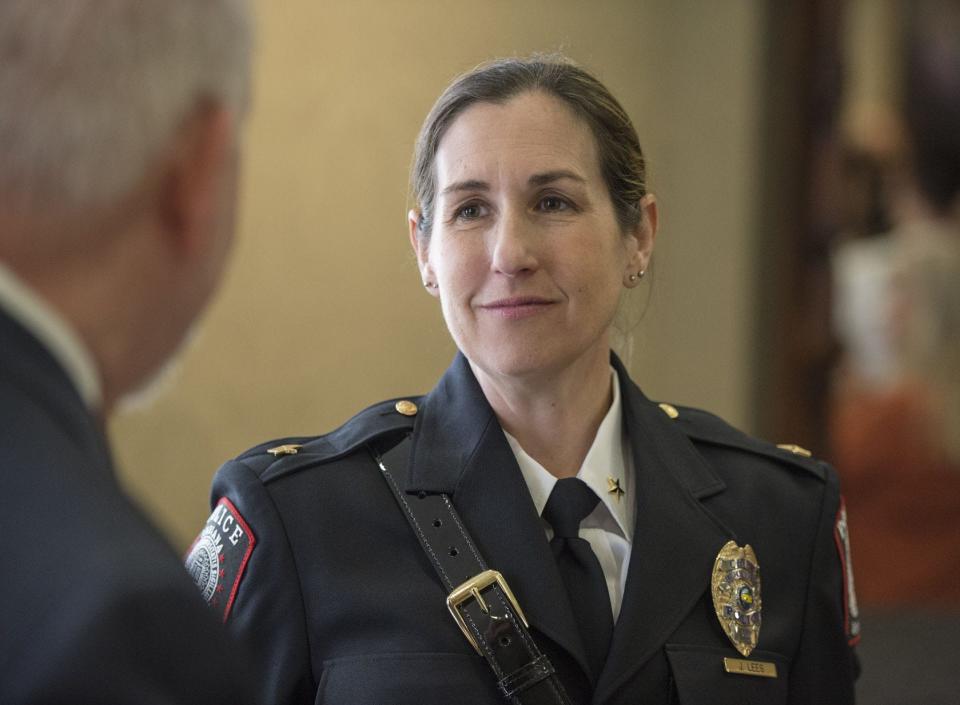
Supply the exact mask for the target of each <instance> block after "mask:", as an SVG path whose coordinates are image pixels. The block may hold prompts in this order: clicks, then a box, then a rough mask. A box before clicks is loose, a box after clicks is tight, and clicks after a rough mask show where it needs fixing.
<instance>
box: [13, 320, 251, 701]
mask: <svg viewBox="0 0 960 705" xmlns="http://www.w3.org/2000/svg"><path fill="white" fill-rule="evenodd" d="M0 575H2V579H0V703H3V705H24V704H26V703H97V704H98V705H99V704H103V705H110V704H114V703H130V704H134V703H136V704H137V705H141V704H142V705H161V704H162V705H168V704H170V705H172V704H173V703H197V704H198V705H199V704H201V703H202V704H203V705H211V704H212V703H224V704H225V705H226V704H227V703H229V704H231V705H234V704H236V703H244V702H248V701H249V691H248V690H246V689H245V685H244V682H243V681H244V678H245V677H246V675H247V674H248V670H247V669H246V668H245V667H243V663H244V661H243V658H242V654H240V653H239V652H238V649H237V647H236V646H235V645H234V644H233V641H232V640H230V639H228V637H227V634H226V633H225V631H224V630H223V628H222V627H221V626H220V625H218V624H217V623H216V620H215V619H214V618H212V615H210V614H209V610H207V609H206V606H205V605H204V604H203V601H202V600H200V599H198V598H197V592H196V588H195V587H194V585H193V584H192V583H191V581H190V577H189V576H188V575H187V574H186V572H185V571H184V570H183V566H182V565H181V563H180V561H179V559H178V557H177V556H176V555H175V554H174V552H173V551H172V550H171V549H170V547H169V546H168V545H167V544H166V542H165V541H164V540H163V539H162V538H161V536H160V535H159V534H158V533H157V532H156V531H155V530H154V529H153V527H151V526H150V525H149V524H148V522H147V521H146V519H145V518H144V517H143V516H142V514H141V513H140V511H139V510H138V509H137V508H136V507H134V506H133V504H132V503H131V502H130V501H129V500H128V499H127V497H126V496H125V495H124V493H123V492H122V491H121V489H120V487H119V486H118V484H117V481H116V479H115V477H114V475H113V471H112V465H111V461H110V454H109V451H108V449H107V445H106V441H105V439H104V436H103V433H102V432H101V430H100V426H99V424H98V422H97V421H96V420H95V419H94V418H93V416H92V415H91V414H90V412H89V411H88V409H87V408H86V406H85V405H84V403H83V401H82V400H81V398H80V396H79V394H78V393H77V391H76V389H75V388H74V386H73V384H72V383H71V381H70V380H69V378H68V377H67V375H66V373H65V372H64V371H63V369H62V368H61V367H60V366H59V365H58V364H57V362H56V361H55V360H54V358H53V357H51V355H50V354H49V353H48V351H47V350H46V349H45V348H44V347H43V346H42V345H41V344H40V343H39V342H38V341H37V340H36V339H35V338H34V337H33V336H32V335H31V334H30V333H28V332H27V331H26V330H25V329H24V328H23V327H21V326H20V325H19V324H18V323H16V322H14V321H13V320H11V319H10V318H9V317H8V316H7V315H6V314H5V313H4V312H3V311H2V310H0Z"/></svg>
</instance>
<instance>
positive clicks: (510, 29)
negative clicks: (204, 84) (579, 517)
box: [112, 0, 791, 548]
mask: <svg viewBox="0 0 960 705" xmlns="http://www.w3.org/2000/svg"><path fill="white" fill-rule="evenodd" d="M258 10H259V19H260V23H261V24H260V37H259V50H258V54H257V70H256V76H255V81H256V83H255V101H254V106H253V111H252V113H251V116H250V121H249V125H248V129H247V138H248V139H247V152H246V157H247V158H246V172H245V178H244V184H243V192H242V200H241V206H240V214H239V216H240V217H239V233H238V239H237V245H236V249H235V252H234V256H233V261H232V268H231V270H230V272H229V274H228V276H227V278H226V281H225V283H224V286H223V288H222V290H221V292H220V294H219V296H218V298H217V299H216V301H215V302H214V305H213V306H212V308H211V309H210V311H209V313H208V315H207V319H206V321H205V322H204V325H203V327H202V332H201V335H200V338H199V339H198V340H197V342H196V344H195V345H194V346H193V347H192V348H191V349H190V350H189V352H188V353H187V355H186V358H185V359H184V366H183V368H182V370H181V373H180V375H179V376H177V377H176V378H175V380H174V382H173V385H172V387H171V388H170V389H169V390H168V392H167V393H166V394H164V395H163V396H162V397H161V398H160V399H159V400H158V402H157V403H156V404H155V405H154V406H153V407H152V408H150V409H149V410H147V411H143V412H137V413H130V414H127V415H125V416H122V417H120V418H119V419H117V420H116V421H115V423H114V425H113V429H112V431H113V438H114V440H115V442H116V447H117V455H118V461H119V465H120V466H121V468H122V472H123V475H124V479H125V481H126V482H127V484H128V485H129V486H130V488H131V489H132V490H133V491H134V492H135V493H136V494H137V496H139V497H140V498H141V499H142V501H143V503H144V504H145V505H146V507H147V508H148V510H149V511H150V512H151V513H152V514H153V515H154V516H155V517H156V519H157V521H158V522H159V523H160V525H161V526H162V527H163V528H164V529H165V530H166V531H167V532H168V533H169V534H170V536H171V537H172V539H173V540H174V542H175V543H176V545H177V546H178V547H181V548H183V547H186V546H187V545H188V543H189V541H191V540H192V538H193V537H194V535H195V533H196V532H197V531H198V530H199V528H200V527H201V526H202V523H203V521H204V519H205V517H206V515H207V513H208V504H207V496H208V491H209V484H210V479H211V476H212V474H213V472H214V471H215V469H216V468H217V466H218V465H219V464H220V463H221V462H223V460H224V459H226V458H228V457H230V456H233V455H236V454H238V453H240V452H241V451H243V450H244V449H246V448H247V447H249V446H251V445H253V444H256V443H260V442H262V441H265V440H268V439H270V438H273V437H276V436H283V435H295V434H317V433H322V432H325V431H327V430H331V429H333V428H335V427H336V426H337V425H339V424H340V423H342V422H343V421H344V420H346V419H347V418H348V417H349V416H350V415H352V414H353V413H354V412H356V411H358V410H360V409H362V408H363V407H365V406H367V405H368V404H371V403H373V402H376V401H378V400H380V399H384V398H388V397H392V396H400V395H412V394H417V393H422V392H426V391H428V390H429V389H430V388H431V387H432V386H433V384H434V382H435V380H436V379H437V378H438V377H439V375H440V374H441V373H442V372H443V370H444V369H445V368H446V366H447V365H448V364H449V362H450V360H451V358H452V356H453V353H454V347H453V345H452V343H451V342H450V340H449V337H448V335H447V333H446V330H445V328H444V325H443V321H442V319H441V316H440V312H439V307H438V305H437V303H436V301H435V300H434V299H433V298H432V297H430V296H428V295H426V294H425V293H424V292H423V289H422V286H421V282H420V277H419V275H418V272H417V270H416V267H415V263H414V259H413V256H412V254H411V251H410V247H409V244H408V239H407V226H406V212H407V208H408V202H407V170H408V166H409V162H410V157H411V150H412V146H413V141H414V138H415V136H416V134H417V131H418V129H419V126H420V123H421V121H422V120H423V118H424V116H425V115H426V112H427V111H428V109H429V108H430V106H431V105H432V103H433V101H434V100H435V99H436V97H437V95H438V94H439V93H440V91H441V90H442V89H443V88H444V87H445V85H446V84H447V83H448V82H449V81H450V79H451V78H453V76H455V75H456V74H457V73H459V72H461V71H464V70H466V69H468V68H471V67H473V66H474V65H475V64H477V63H479V62H481V61H483V60H486V59H489V58H492V57H497V56H504V55H512V54H528V53H531V52H535V51H555V50H561V51H563V52H565V53H567V54H569V55H570V56H571V57H573V58H574V59H576V60H577V61H579V62H581V63H583V64H585V65H586V66H588V67H589V68H591V69H592V70H593V71H595V72H596V73H597V74H598V75H599V76H600V78H601V79H602V80H603V81H605V82H606V83H607V85H608V86H609V87H610V88H611V89H612V91H613V92H614V94H615V95H617V96H618V97H619V98H620V100H621V101H622V102H623V104H624V106H625V107H626V109H627V111H628V112H629V114H630V115H631V116H632V118H633V119H634V121H635V124H636V127H637V130H638V132H639V134H640V138H641V143H642V145H643V147H644V149H645V151H646V152H647V155H648V159H649V168H650V177H651V178H650V183H651V188H652V190H653V191H654V192H655V193H657V195H658V196H659V199H660V207H661V214H662V215H661V229H660V235H659V239H658V241H657V251H656V255H655V265H654V272H653V273H652V276H651V277H650V278H649V283H648V284H646V285H645V287H643V288H642V291H641V292H639V293H640V295H639V296H638V297H636V298H634V299H632V300H631V301H630V302H629V305H631V306H632V307H634V308H635V309H636V310H637V311H639V310H642V309H644V308H646V312H645V314H644V315H643V318H642V319H641V320H640V322H639V324H638V325H637V326H636V328H635V330H634V332H633V336H634V342H633V346H632V350H633V354H632V356H631V359H630V360H628V364H629V365H630V367H631V369H632V371H633V373H634V374H635V377H636V379H637V380H638V381H639V382H640V384H641V385H642V386H643V387H644V389H645V391H646V392H647V394H648V395H651V396H653V397H655V398H658V399H664V400H669V401H672V402H676V403H686V404H693V405H698V406H704V407H707V408H710V409H713V410H715V411H716V412H717V413H720V414H722V415H724V416H725V417H727V418H728V419H730V420H731V421H732V422H734V423H737V424H739V425H742V426H748V427H749V426H750V425H751V419H752V417H751V414H750V409H749V400H750V397H751V393H752V392H751V384H752V382H751V375H750V369H749V367H750V364H751V362H750V356H749V349H750V347H751V345H752V336H753V332H752V328H751V326H752V320H753V318H754V316H753V305H754V304H753V302H754V300H755V298H756V297H755V292H754V291H753V287H752V275H751V268H752V266H753V259H754V258H753V243H752V240H753V238H754V231H755V228H754V225H753V213H754V194H755V192H756V178H757V176H756V171H757V167H756V164H757V148H758V139H759V137H758V114H759V108H760V106H759V102H758V100H759V98H758V91H759V86H760V82H759V71H760V70H761V66H760V63H761V62H760V56H759V54H758V50H759V47H760V34H761V33H760V19H761V10H760V5H759V3H757V2H752V1H751V0H731V1H729V2H723V3H701V2H698V1H697V0H683V1H679V2H678V1H677V0H656V1H652V2H635V1H634V0H623V1H621V2H612V1H604V2H601V3H585V2H581V1H580V0H559V1H553V2H550V3H542V2H516V1H515V0H484V2H482V3H476V2H474V3H454V2H440V1H437V0H324V2H314V1H313V0H284V2H270V1H268V0H262V1H261V2H259V4H258ZM632 313H634V314H636V311H634V312H632ZM633 317H634V318H636V317H637V315H633ZM780 440H791V439H780Z"/></svg>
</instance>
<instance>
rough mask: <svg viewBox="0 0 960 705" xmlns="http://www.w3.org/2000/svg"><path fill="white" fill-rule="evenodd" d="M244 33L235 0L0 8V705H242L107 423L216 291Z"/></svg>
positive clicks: (224, 246)
mask: <svg viewBox="0 0 960 705" xmlns="http://www.w3.org/2000/svg"><path fill="white" fill-rule="evenodd" d="M252 30H253V27H252V16H251V9H250V8H249V6H248V3H247V2H246V0H203V1H197V0H43V1H42V2H38V1H37V0H3V2H2V3H0V556H2V558H3V564H4V569H3V572H2V576H3V577H2V579H0V702H2V703H4V704H5V705H18V704H20V703H41V702H42V703H61V702H86V703H157V704H160V703H204V704H205V705H209V704H210V703H215V702H222V703H242V702H247V697H248V693H249V690H248V689H247V688H246V687H245V685H244V683H243V680H244V678H245V676H246V674H247V671H246V670H245V669H244V668H243V666H244V664H245V661H244V655H243V653H242V650H241V649H240V648H239V647H238V646H236V645H235V644H234V642H233V641H232V640H230V639H228V638H227V636H226V634H224V633H222V631H221V630H222V627H221V625H219V624H217V620H216V619H215V618H214V617H213V616H212V615H211V614H210V613H209V610H207V609H206V607H205V605H204V604H203V602H202V600H200V599H199V598H198V596H197V594H196V589H195V588H194V586H193V583H192V582H191V581H190V578H189V576H188V575H187V574H186V573H185V572H184V570H183V567H182V564H181V563H180V561H179V560H178V558H177V556H176V555H175V553H174V552H173V550H172V549H171V548H170V547H169V545H168V544H167V543H166V541H165V540H164V539H163V538H162V536H161V535H160V533H159V532H158V531H157V530H156V529H155V528H154V527H153V526H152V525H151V524H150V522H149V521H148V520H147V518H146V517H145V516H144V515H143V513H142V512H141V511H140V509H139V508H138V507H137V506H136V505H135V503H134V502H132V501H131V500H130V499H129V498H128V497H127V496H126V495H125V494H124V492H123V491H122V489H121V488H120V486H119V484H118V481H117V478H116V477H115V473H114V468H113V465H112V462H111V457H110V452H109V449H108V444H107V440H106V437H105V423H106V420H107V418H108V417H109V415H110V414H111V412H112V411H114V410H115V409H116V407H117V405H118V404H119V403H121V402H122V400H123V399H124V398H125V397H126V396H128V395H130V394H132V393H133V392H135V391H137V390H139V389H141V388H143V387H144V386H145V385H147V384H148V382H149V381H150V380H151V378H152V377H153V376H154V375H156V374H157V371H158V370H159V369H160V368H161V367H162V366H163V365H164V363H165V361H167V360H169V359H170V358H171V357H172V356H173V355H174V353H175V352H176V351H177V350H178V349H179V348H180V347H181V344H182V342H183V340H184V339H185V337H186V334H187V331H188V329H189V328H190V327H191V325H192V323H193V321H194V320H195V318H196V317H197V315H198V314H199V313H200V311H201V310H202V309H203V307H204V305H205V303H206V302H207V300H208V299H209V297H210V295H211V294H212V292H213V291H214V289H215V287H216V284H217V282H218V280H219V278H220V274H221V271H222V269H223V265H224V262H225V258H226V256H227V252H228V250H229V248H230V243H231V240H232V237H233V229H234V223H233V219H234V205H235V203H234V202H235V198H236V187H237V172H238V156H239V154H238V150H239V144H238V137H239V132H240V127H241V123H242V121H243V116H244V114H245V112H246V106H247V102H248V80H249V64H250V52H251V42H252ZM172 442H173V441H172ZM176 442H180V441H179V439H178V440H177V441H176Z"/></svg>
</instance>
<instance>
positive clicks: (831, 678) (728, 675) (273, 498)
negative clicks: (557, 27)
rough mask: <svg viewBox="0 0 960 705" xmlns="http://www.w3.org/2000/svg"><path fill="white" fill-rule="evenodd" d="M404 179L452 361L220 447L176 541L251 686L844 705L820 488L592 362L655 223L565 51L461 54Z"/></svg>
mask: <svg viewBox="0 0 960 705" xmlns="http://www.w3.org/2000/svg"><path fill="white" fill-rule="evenodd" d="M411 180H412V191H413V193H414V195H415V199H416V204H415V208H414V209H413V210H412V211H411V212H410V214H409V219H408V225H409V235H410V242H411V245H412V247H413V250H414V252H415V253H416V256H417V261H418V263H419V268H420V275H421V278H422V283H423V286H424V287H425V289H426V291H427V292H428V293H429V294H430V295H432V296H434V297H435V298H436V299H438V302H439V307H440V309H441V311H442V314H443V317H444V320H445V322H446V324H447V328H448V330H449V332H450V334H451V336H452V338H453V340H454V341H455V343H456V344H457V347H458V348H459V353H458V354H457V356H456V358H455V359H454V361H453V363H452V365H451V366H450V367H449V369H448V370H447V371H446V373H445V374H444V375H443V377H442V378H441V379H440V380H439V382H438V384H437V386H436V387H435V388H434V389H433V391H432V392H430V393H429V394H427V395H425V396H422V397H413V398H408V399H394V400H390V401H387V402H383V403H380V404H377V405H375V406H373V407H370V408H369V409H367V410H365V411H363V412H361V413H359V414H358V415H356V416H355V417H354V418H353V419H351V420H350V421H348V422H347V423H346V424H345V425H343V426H342V427H341V428H339V429H338V430H335V431H333V432H332V433H329V434H326V435H323V436H319V437H316V438H287V439H283V440H279V441H273V442H270V443H267V444H264V445H262V446H258V447H256V448H253V449H252V450H250V451H249V452H247V453H244V454H243V455H242V456H240V457H238V458H236V459H234V460H231V461H229V462H227V463H226V464H225V465H224V466H223V467H222V468H221V469H220V470H219V471H218V473H217V476H216V478H215V480H214V486H213V492H212V501H213V505H214V506H213V513H212V514H211V516H210V518H209V519H208V521H207V524H206V526H205V527H204V528H203V530H202V532H201V533H200V535H199V537H198V538H197V541H196V542H195V544H194V546H193V547H192V549H191V551H190V554H189V557H188V565H189V567H190V570H191V572H192V573H193V575H194V576H195V577H196V579H197V583H198V586H199V587H200V588H201V590H202V591H203V593H204V595H205V596H206V597H207V599H208V601H209V602H210V604H211V606H212V607H213V608H214V609H215V611H216V613H217V615H218V616H220V617H222V618H223V619H225V620H226V622H227V624H228V626H230V627H231V628H232V629H233V630H234V631H236V632H238V633H241V634H243V635H245V636H247V637H249V638H250V639H251V640H252V641H253V642H255V643H256V644H257V646H258V647H259V648H260V650H261V655H262V658H263V662H264V663H265V664H266V666H267V671H268V676H267V678H266V679H265V680H264V682H263V684H262V685H263V687H262V690H261V699H262V700H264V701H268V702H274V703H304V704H305V703H314V702H317V703H320V702H322V703H327V704H333V703H344V704H347V703H349V704H350V705H383V704H385V703H390V704H391V705H405V704H407V705H427V704H430V703H436V704H437V705H440V704H443V705H446V704H448V703H459V704H461V705H468V704H470V705H474V704H476V705H479V704H481V703H482V704H489V705H493V703H501V702H505V701H509V702H511V703H527V704H529V703H538V704H546V703H558V704H559V703H564V704H569V703H581V704H584V705H585V704H586V703H588V702H594V703H609V704H611V705H612V704H614V703H618V704H622V705H627V704H630V705H633V704H635V703H645V704H646V705H654V704H660V703H662V704H663V705H667V704H668V703H677V702H680V703H686V704H696V703H703V704H704V705H706V704H710V705H716V704H718V703H734V702H736V703H744V702H754V703H792V704H794V705H801V704H804V705H809V704H811V703H817V704H818V705H831V704H836V705H840V704H841V703H842V704H848V703H851V702H853V681H854V678H855V674H856V671H857V665H856V655H855V651H854V648H853V647H854V645H855V643H856V641H857V625H856V615H855V613H854V612H853V611H852V606H853V604H854V602H853V599H852V596H851V594H850V592H849V588H850V586H851V582H850V580H849V574H848V572H847V571H845V570H844V564H845V561H846V556H847V554H848V551H847V549H846V547H845V545H844V543H843V542H844V539H845V536H846V531H845V522H844V518H843V510H842V504H841V501H840V495H839V486H838V483H837V477H836V474H835V473H834V472H833V470H832V469H831V468H830V467H829V466H827V465H826V464H825V463H822V462H820V461H818V460H816V459H813V458H811V457H809V455H810V454H809V453H808V452H807V451H805V450H803V449H801V448H798V447H796V446H785V447H777V446H774V445H771V444H767V443H764V442H762V441H758V440H756V439H753V438H750V437H748V436H746V435H744V434H742V433H741V432H739V431H737V430H735V429H733V428H731V427H730V426H728V425H727V424H725V423H724V422H723V421H722V420H720V419H718V418H717V417H715V416H712V415H711V414H708V413H706V412H703V411H699V410H696V409H690V408H677V407H674V406H672V405H670V404H667V403H661V404H658V403H656V402H653V401H650V400H649V399H647V398H646V397H645V396H644V395H643V394H642V393H641V391H640V390H639V389H638V388H637V387H636V385H635V384H634V383H633V382H632V381H631V379H630V376H629V374H628V372H627V369H626V367H625V366H624V365H623V363H622V362H621V361H620V360H619V358H618V357H617V356H616V355H614V354H612V352H611V336H612V333H613V330H614V326H613V321H614V318H615V314H616V312H617V310H618V308H619V307H620V306H621V304H622V303H623V304H624V305H628V303H627V302H629V294H630V292H631V291H636V290H638V289H639V288H640V286H641V284H642V283H643V281H644V276H645V274H646V272H647V271H648V270H649V268H650V265H651V258H652V254H653V246H654V239H655V237H656V232H657V220H658V218H657V205H656V201H655V199H654V197H653V195H652V194H650V193H648V191H647V181H646V167H645V161H644V156H643V153H642V150H641V148H640V144H639V140H638V137H637V134H636V131H635V130H634V127H633V125H632V123H631V121H630V118H629V117H628V116H627V114H626V113H625V111H624V110H623V108H622V107H621V106H620V104H619V103H618V102H617V100H616V99H615V98H614V97H613V96H612V95H611V94H610V92H609V91H608V89H607V88H606V87H605V86H604V85H603V84H601V83H600V82H599V81H598V80H597V79H596V78H594V77H593V76H592V75H590V74H589V73H588V72H586V71H585V70H583V69H581V68H580V67H578V66H576V65H574V64H572V63H571V62H569V61H567V60H565V59H563V58H562V57H533V58H531V59H504V60H502V61H496V62H492V63H490V64H486V65H483V66H480V67H478V68H476V69H474V70H473V71H470V72H468V73H466V74H465V75H463V76H461V77H459V78H458V79H457V80H455V81H454V82H453V83H452V84H451V85H450V86H448V87H447V89H446V90H445V91H444V92H443V94H442V95H441V96H440V98H439V99H438V100H437V102H436V104H435V105H434V107H433V109H432V110H431V112H430V113H429V115H428V116H427V118H426V121H425V122H424V125H423V127H422V129H421V133H420V137H419V139H418V142H417V146H416V152H415V156H414V168H413V172H412V178H411ZM384 354H385V355H389V350H388V349H386V348H385V353H384ZM236 532H239V533H236ZM471 537H472V538H471ZM234 538H235V540H232V539H234ZM220 556H225V559H226V560H225V561H223V564H224V565H225V566H226V571H225V574H222V575H221V574H218V573H217V572H216V570H215V568H216V567H217V565H218V561H219V560H220ZM493 571H496V572H493ZM225 594H230V595H236V598H235V599H231V600H226V599H224V597H223V596H224V595H225ZM761 603H762V604H761ZM524 615H525V617H524ZM527 619H528V620H529V629H527V628H526V627H524V626H523V623H524V622H525V620H527Z"/></svg>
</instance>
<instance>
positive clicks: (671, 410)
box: [660, 403, 680, 419]
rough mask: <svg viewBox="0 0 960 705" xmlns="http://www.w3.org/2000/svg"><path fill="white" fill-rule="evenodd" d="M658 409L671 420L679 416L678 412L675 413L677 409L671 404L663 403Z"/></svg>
mask: <svg viewBox="0 0 960 705" xmlns="http://www.w3.org/2000/svg"><path fill="white" fill-rule="evenodd" d="M660 408H661V409H662V410H663V413H665V414H666V415H667V416H669V417H670V418H671V419H675V418H677V417H678V416H680V412H679V411H677V407H675V406H674V405H673V404H667V403H663V404H660Z"/></svg>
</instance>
